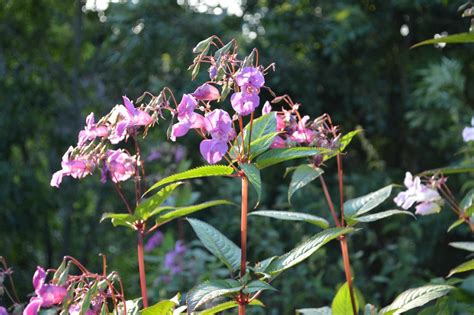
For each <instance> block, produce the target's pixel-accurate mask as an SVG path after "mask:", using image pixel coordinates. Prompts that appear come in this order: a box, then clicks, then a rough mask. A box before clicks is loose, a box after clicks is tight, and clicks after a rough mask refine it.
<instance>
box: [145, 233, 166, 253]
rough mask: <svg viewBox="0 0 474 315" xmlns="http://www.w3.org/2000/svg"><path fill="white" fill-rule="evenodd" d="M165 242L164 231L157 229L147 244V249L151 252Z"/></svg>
mask: <svg viewBox="0 0 474 315" xmlns="http://www.w3.org/2000/svg"><path fill="white" fill-rule="evenodd" d="M162 242H163V233H161V232H160V231H156V232H155V234H153V235H152V236H151V237H150V238H149V239H148V241H147V242H146V244H145V251H146V252H151V251H152V250H154V249H155V248H156V247H158V246H160V244H161V243H162Z"/></svg>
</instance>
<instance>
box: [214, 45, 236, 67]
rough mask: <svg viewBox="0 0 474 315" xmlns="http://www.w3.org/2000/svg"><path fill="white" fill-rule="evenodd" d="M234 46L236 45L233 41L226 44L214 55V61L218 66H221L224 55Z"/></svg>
mask: <svg viewBox="0 0 474 315" xmlns="http://www.w3.org/2000/svg"><path fill="white" fill-rule="evenodd" d="M233 44H234V40H231V41H230V42H228V43H227V44H225V45H224V46H223V47H221V48H220V49H218V50H217V51H216V52H215V53H214V59H215V60H216V64H218V65H219V64H220V63H221V57H222V55H224V54H226V53H227V52H228V51H229V50H230V49H231V48H232V45H233Z"/></svg>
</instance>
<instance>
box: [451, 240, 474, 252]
mask: <svg viewBox="0 0 474 315" xmlns="http://www.w3.org/2000/svg"><path fill="white" fill-rule="evenodd" d="M449 246H452V247H455V248H459V249H463V250H467V251H469V252H474V242H451V243H449Z"/></svg>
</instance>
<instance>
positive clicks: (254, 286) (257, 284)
mask: <svg viewBox="0 0 474 315" xmlns="http://www.w3.org/2000/svg"><path fill="white" fill-rule="evenodd" d="M264 290H272V291H276V289H275V288H274V287H272V286H271V285H270V284H268V283H267V282H265V281H260V280H253V281H251V282H249V283H247V284H246V285H245V287H244V289H243V290H242V291H243V292H244V293H247V294H250V293H255V292H258V291H264Z"/></svg>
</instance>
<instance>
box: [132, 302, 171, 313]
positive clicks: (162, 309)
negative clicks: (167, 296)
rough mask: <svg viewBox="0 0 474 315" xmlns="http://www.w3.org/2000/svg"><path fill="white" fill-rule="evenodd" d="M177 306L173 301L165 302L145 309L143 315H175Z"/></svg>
mask: <svg viewBox="0 0 474 315" xmlns="http://www.w3.org/2000/svg"><path fill="white" fill-rule="evenodd" d="M175 306H176V303H175V302H173V301H171V300H163V301H160V302H158V303H156V304H155V305H152V306H150V307H147V308H145V309H143V310H142V311H141V312H140V314H141V315H156V314H160V315H173V310H174V308H175Z"/></svg>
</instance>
